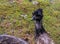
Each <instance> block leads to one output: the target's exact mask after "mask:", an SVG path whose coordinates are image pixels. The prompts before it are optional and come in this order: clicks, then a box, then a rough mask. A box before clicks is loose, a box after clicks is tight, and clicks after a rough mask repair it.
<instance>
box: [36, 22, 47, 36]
mask: <svg viewBox="0 0 60 44" xmlns="http://www.w3.org/2000/svg"><path fill="white" fill-rule="evenodd" d="M35 32H36V36H40V34H43V33H45V32H46V31H45V29H44V28H43V25H42V21H36V22H35Z"/></svg>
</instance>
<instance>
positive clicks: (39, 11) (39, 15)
mask: <svg viewBox="0 0 60 44" xmlns="http://www.w3.org/2000/svg"><path fill="white" fill-rule="evenodd" d="M42 13H43V11H42V9H37V10H36V11H34V12H33V16H32V19H33V20H34V21H41V20H42V18H43V14H42Z"/></svg>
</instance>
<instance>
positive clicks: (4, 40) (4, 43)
mask: <svg viewBox="0 0 60 44" xmlns="http://www.w3.org/2000/svg"><path fill="white" fill-rule="evenodd" d="M0 44H28V43H27V42H26V41H24V40H23V39H21V38H17V37H15V36H10V35H0Z"/></svg>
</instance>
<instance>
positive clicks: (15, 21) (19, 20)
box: [0, 0, 60, 44]
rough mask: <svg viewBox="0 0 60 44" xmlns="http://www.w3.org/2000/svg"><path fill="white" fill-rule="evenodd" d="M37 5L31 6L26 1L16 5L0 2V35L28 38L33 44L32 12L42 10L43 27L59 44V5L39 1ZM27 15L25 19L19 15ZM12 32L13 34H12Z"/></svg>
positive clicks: (5, 1) (4, 0)
mask: <svg viewBox="0 0 60 44" xmlns="http://www.w3.org/2000/svg"><path fill="white" fill-rule="evenodd" d="M38 1H39V2H40V4H39V5H33V4H32V3H31V2H28V1H27V0H26V1H24V2H22V4H18V3H17V2H14V3H9V2H8V1H7V0H3V1H2V0H0V34H5V33H7V34H9V35H14V36H17V37H21V38H26V37H27V36H28V35H27V33H30V35H29V36H28V38H29V39H30V41H31V42H32V44H34V41H33V39H34V38H33V37H34V36H33V35H34V22H33V21H31V18H32V12H33V11H35V10H36V9H38V8H42V9H43V14H44V18H43V25H44V28H45V29H46V31H47V32H49V34H50V35H51V37H52V38H53V40H54V41H55V43H56V44H60V37H59V36H60V15H59V14H60V8H59V7H60V5H59V4H60V3H57V2H58V0H57V1H56V3H55V4H50V3H49V1H41V0H38ZM22 14H25V15H27V17H26V18H24V17H22V16H21V15H22ZM13 31H14V33H13Z"/></svg>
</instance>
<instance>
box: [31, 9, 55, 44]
mask: <svg viewBox="0 0 60 44" xmlns="http://www.w3.org/2000/svg"><path fill="white" fill-rule="evenodd" d="M32 19H33V20H34V22H35V39H36V44H54V42H53V40H52V39H51V38H50V37H49V35H48V33H47V32H46V30H45V29H44V27H43V24H42V19H43V10H42V9H40V8H39V9H37V10H36V11H34V12H33V16H32Z"/></svg>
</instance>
